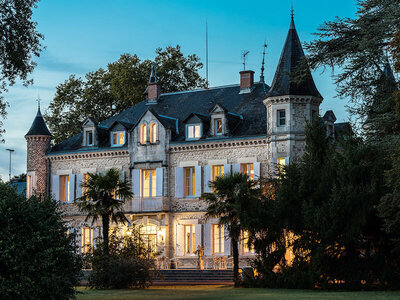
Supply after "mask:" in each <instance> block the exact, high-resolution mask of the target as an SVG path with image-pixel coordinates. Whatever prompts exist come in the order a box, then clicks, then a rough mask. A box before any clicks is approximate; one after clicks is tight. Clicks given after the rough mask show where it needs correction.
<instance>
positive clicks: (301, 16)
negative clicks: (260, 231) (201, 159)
mask: <svg viewBox="0 0 400 300" xmlns="http://www.w3.org/2000/svg"><path fill="white" fill-rule="evenodd" d="M290 6H291V0H280V1H269V0H264V1H237V0H230V1H225V0H223V1H221V0H220V1H211V0H207V1H183V0H162V1H157V0H154V1H135V0H113V1H111V0H42V1H40V2H39V4H38V8H37V9H36V10H35V12H34V19H35V20H36V21H37V22H38V23H39V25H38V29H39V31H40V32H41V33H43V34H44V36H45V40H44V42H43V44H44V45H45V46H46V47H47V48H46V50H44V52H43V53H42V55H41V57H40V58H39V59H37V64H38V65H37V68H36V69H35V71H34V73H33V74H32V76H31V77H32V78H33V79H34V81H35V83H34V85H32V86H30V87H28V88H26V87H23V86H21V85H15V86H14V87H12V88H10V90H9V92H8V93H7V94H6V95H5V98H6V100H7V101H8V102H9V103H10V107H9V108H8V117H7V119H6V120H5V121H4V128H5V129H6V130H7V132H6V134H5V136H4V137H5V140H6V142H5V144H1V145H0V176H1V177H2V178H3V180H7V179H8V161H9V160H8V152H6V150H5V149H6V148H13V149H15V154H14V155H13V168H12V173H13V175H15V174H20V173H23V172H26V142H25V139H24V135H25V133H26V132H27V131H28V129H29V127H30V125H31V123H32V121H33V119H34V117H35V114H36V105H37V103H36V101H35V100H36V99H37V97H38V95H40V98H41V99H42V112H43V111H44V110H45V109H46V108H47V106H48V105H49V103H50V101H51V99H52V98H53V96H54V92H55V88H56V86H57V85H58V84H59V83H61V82H64V81H65V80H66V79H67V78H68V77H69V75H70V74H77V75H78V76H83V75H84V74H85V73H87V72H89V71H94V70H96V69H98V68H99V67H105V66H106V65H107V63H110V62H113V61H116V60H117V59H118V58H119V56H120V54H122V53H127V52H129V53H136V54H137V55H138V56H139V57H140V58H142V59H153V58H154V52H155V49H156V48H157V47H166V46H168V45H173V46H175V45H177V44H179V45H181V46H182V51H183V52H184V53H185V54H186V55H187V54H192V53H195V54H197V55H198V56H199V57H200V58H201V59H202V60H203V62H204V61H205V24H206V21H207V22H208V28H209V79H210V85H211V86H218V85H225V84H232V83H238V82H239V71H240V70H242V67H243V66H242V61H241V51H242V50H249V51H250V54H249V56H248V63H247V69H252V70H254V71H255V72H256V74H255V76H256V79H257V80H258V78H259V76H260V67H261V59H262V55H261V53H262V45H263V42H264V39H266V40H267V43H268V51H267V56H266V70H265V78H266V82H267V83H268V84H271V82H272V79H273V76H274V73H275V68H276V66H277V63H278V60H279V56H280V53H281V50H282V47H283V44H284V41H285V38H286V35H287V31H288V29H289V23H290ZM294 8H295V22H296V27H297V30H298V33H299V36H300V39H301V41H302V42H305V41H310V40H312V39H313V35H312V33H313V32H315V31H316V30H317V28H318V26H319V25H320V24H322V23H323V22H324V21H327V20H332V19H333V18H334V17H335V16H340V17H354V15H355V12H356V0H335V1H321V0H295V1H294ZM201 73H202V75H204V76H205V70H202V71H201ZM330 75H331V72H330V71H329V70H327V71H326V72H325V73H323V74H322V71H321V70H317V71H316V72H315V73H314V80H315V82H316V85H317V87H318V89H319V91H320V93H321V94H322V95H323V96H324V98H325V100H324V102H323V104H322V105H321V113H324V112H325V111H326V110H328V109H333V110H334V111H335V114H336V116H337V118H338V121H347V120H348V118H349V117H348V113H347V112H346V108H345V105H346V101H345V100H340V99H338V98H335V86H334V85H333V83H332V79H331V77H330Z"/></svg>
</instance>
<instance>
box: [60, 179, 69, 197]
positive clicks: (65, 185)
mask: <svg viewBox="0 0 400 300" xmlns="http://www.w3.org/2000/svg"><path fill="white" fill-rule="evenodd" d="M60 201H61V202H69V175H61V176H60Z"/></svg>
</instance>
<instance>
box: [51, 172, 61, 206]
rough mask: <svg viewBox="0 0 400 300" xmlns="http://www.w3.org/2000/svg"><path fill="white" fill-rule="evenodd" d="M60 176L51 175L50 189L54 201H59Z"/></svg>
mask: <svg viewBox="0 0 400 300" xmlns="http://www.w3.org/2000/svg"><path fill="white" fill-rule="evenodd" d="M59 180H60V177H59V176H58V175H54V176H53V180H52V186H51V190H52V192H53V197H54V199H55V200H56V201H60V196H59V192H60V185H59Z"/></svg>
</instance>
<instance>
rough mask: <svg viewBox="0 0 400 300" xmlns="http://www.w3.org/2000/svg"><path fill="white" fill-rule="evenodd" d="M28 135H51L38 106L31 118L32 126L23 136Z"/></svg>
mask: <svg viewBox="0 0 400 300" xmlns="http://www.w3.org/2000/svg"><path fill="white" fill-rule="evenodd" d="M30 135H47V136H51V133H50V131H49V129H48V128H47V125H46V122H45V121H44V119H43V116H42V113H41V112H40V107H39V108H38V111H37V114H36V117H35V119H34V120H33V123H32V126H31V128H30V129H29V131H28V133H27V134H26V135H25V136H30Z"/></svg>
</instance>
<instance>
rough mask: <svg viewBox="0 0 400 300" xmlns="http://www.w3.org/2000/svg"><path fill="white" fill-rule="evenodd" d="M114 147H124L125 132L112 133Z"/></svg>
mask: <svg viewBox="0 0 400 300" xmlns="http://www.w3.org/2000/svg"><path fill="white" fill-rule="evenodd" d="M111 143H112V144H111V145H112V146H122V145H124V144H125V131H116V132H113V133H112V141H111Z"/></svg>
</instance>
